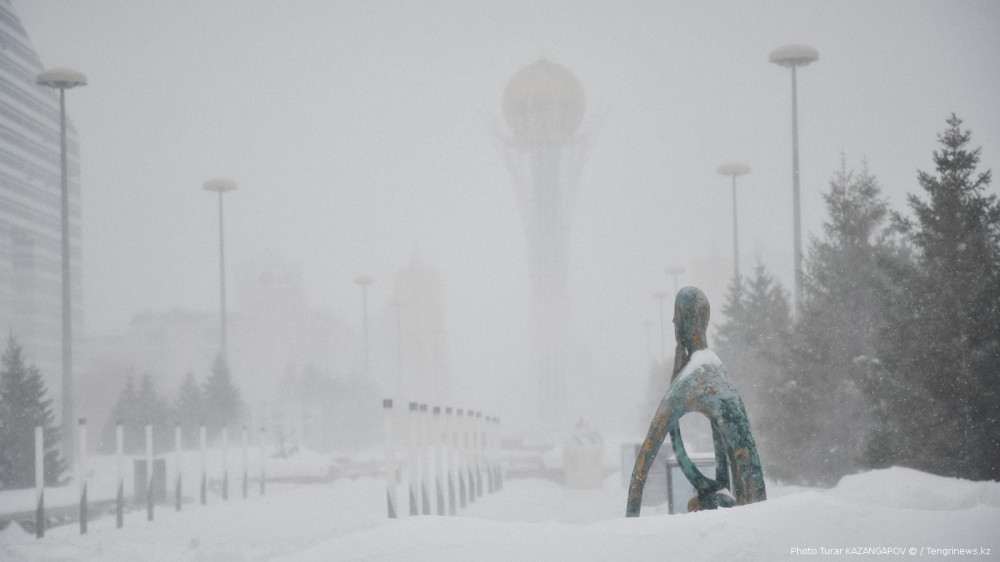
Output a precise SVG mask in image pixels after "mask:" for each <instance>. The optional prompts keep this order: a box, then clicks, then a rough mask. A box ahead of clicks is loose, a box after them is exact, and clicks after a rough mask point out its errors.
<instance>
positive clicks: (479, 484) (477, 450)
mask: <svg viewBox="0 0 1000 562" xmlns="http://www.w3.org/2000/svg"><path fill="white" fill-rule="evenodd" d="M469 421H471V422H472V443H473V451H472V454H473V456H474V457H475V459H476V497H478V498H481V497H483V464H484V463H483V433H482V425H483V413H482V412H476V418H475V420H469Z"/></svg>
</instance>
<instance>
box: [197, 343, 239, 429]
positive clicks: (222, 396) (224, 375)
mask: <svg viewBox="0 0 1000 562" xmlns="http://www.w3.org/2000/svg"><path fill="white" fill-rule="evenodd" d="M202 396H203V399H204V409H205V425H206V427H207V429H208V433H209V435H210V436H212V437H213V438H214V436H215V435H217V434H218V432H219V431H220V430H221V429H222V428H223V427H229V428H230V430H233V429H235V426H236V425H237V424H238V423H239V421H240V416H241V414H242V410H243V401H242V400H241V399H240V391H239V389H238V388H236V386H235V385H233V381H232V379H231V378H230V376H229V367H228V366H227V365H226V361H225V359H223V357H222V355H221V354H219V355H216V357H215V363H214V364H213V365H212V373H211V375H210V376H209V377H208V380H206V381H205V387H204V390H203V392H202Z"/></svg>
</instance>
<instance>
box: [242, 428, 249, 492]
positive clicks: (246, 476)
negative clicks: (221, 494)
mask: <svg viewBox="0 0 1000 562" xmlns="http://www.w3.org/2000/svg"><path fill="white" fill-rule="evenodd" d="M241 439H242V440H243V499H247V491H248V490H249V486H250V480H249V479H250V460H249V457H248V456H247V426H245V425H244V426H243V435H242V437H241Z"/></svg>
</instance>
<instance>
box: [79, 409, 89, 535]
mask: <svg viewBox="0 0 1000 562" xmlns="http://www.w3.org/2000/svg"><path fill="white" fill-rule="evenodd" d="M78 431H79V441H78V443H77V453H76V454H77V457H76V460H77V480H79V482H80V534H81V535H86V534H87V419H86V418H80V425H79V430H78Z"/></svg>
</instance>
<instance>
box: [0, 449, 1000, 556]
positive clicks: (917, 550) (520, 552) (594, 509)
mask: <svg viewBox="0 0 1000 562" xmlns="http://www.w3.org/2000/svg"><path fill="white" fill-rule="evenodd" d="M251 490H252V491H251V493H250V495H249V497H248V498H247V499H243V498H242V497H240V494H239V492H238V490H237V491H236V493H233V492H231V493H230V499H229V500H228V501H226V502H223V501H221V500H220V499H219V498H218V496H217V495H213V496H212V497H211V498H210V501H209V503H208V505H205V506H202V505H198V504H197V503H188V504H185V505H184V508H183V510H182V511H180V512H176V511H174V509H173V508H172V507H170V506H158V507H157V511H156V514H155V520H154V521H153V522H150V521H147V519H146V512H145V511H144V510H141V509H140V510H136V511H132V512H130V513H128V514H126V518H125V522H124V528H123V529H116V528H115V518H114V516H113V515H111V516H103V517H100V518H98V519H95V520H93V521H91V522H90V525H89V529H88V533H87V534H86V535H81V534H80V533H79V527H78V526H77V525H75V524H70V525H65V526H61V527H55V528H51V529H49V530H48V531H47V533H46V535H45V537H44V538H42V539H36V538H35V536H34V534H32V533H28V532H26V531H24V530H22V529H21V528H20V527H19V526H18V525H16V524H12V525H9V526H8V527H7V528H6V529H5V530H3V531H2V532H0V560H5V561H6V560H95V561H96V560H100V561H106V560H128V561H134V560H172V561H173V560H222V561H229V560H233V561H237V560H460V561H463V562H469V561H480V560H662V559H671V560H775V559H783V558H799V557H802V556H824V555H828V556H834V557H838V558H839V557H843V556H847V557H851V558H860V557H864V558H868V557H873V558H884V557H889V556H892V557H896V556H903V557H910V556H911V555H912V556H922V557H945V556H947V557H948V558H958V559H963V558H975V559H977V560H985V559H990V558H1000V483H995V482H968V481H963V480H957V479H950V478H942V477H938V476H932V475H928V474H925V473H921V472H917V471H913V470H909V469H904V468H892V469H888V470H881V471H874V472H869V473H866V474H859V475H854V476H849V477H846V478H844V479H843V480H842V481H841V482H840V484H839V485H837V486H836V487H834V488H832V489H829V490H818V489H810V488H790V487H781V486H778V485H775V484H773V483H772V484H770V486H769V489H768V492H769V498H768V500H767V501H766V502H763V503H759V504H755V505H750V506H744V507H738V508H733V509H724V510H718V511H712V512H701V513H693V514H684V515H669V514H665V513H663V512H662V510H657V509H648V510H644V511H643V516H642V517H640V518H637V519H626V518H625V517H624V516H623V515H624V512H625V489H624V487H623V485H622V475H621V474H620V473H615V474H612V475H610V476H608V477H607V478H606V479H605V480H604V484H603V487H602V488H601V489H595V490H580V489H572V488H568V487H565V486H561V485H559V484H556V483H554V482H551V481H548V480H543V479H508V480H507V481H506V483H505V486H504V488H503V490H501V491H499V492H497V493H495V494H492V495H490V494H485V493H484V495H483V497H482V498H480V499H479V500H478V501H477V502H475V503H473V504H470V506H469V507H468V508H466V509H464V510H460V512H459V514H458V516H457V517H448V516H419V517H407V516H404V517H402V518H400V519H395V520H390V519H388V518H387V517H386V513H385V510H386V507H385V505H386V502H385V491H386V488H385V481H384V480H382V479H378V478H371V477H361V478H355V479H350V478H341V479H337V480H334V481H332V482H326V483H311V484H291V483H285V484H273V485H270V486H269V487H268V489H267V493H266V494H265V495H264V496H260V495H259V492H258V491H257V490H256V489H255V488H251ZM67 493H69V491H67ZM4 498H6V500H4ZM10 498H11V496H7V495H5V496H0V500H4V501H8V500H10ZM6 507H8V508H9V507H10V505H7V506H6ZM403 508H404V509H403V511H406V509H405V508H406V504H405V502H404V503H403ZM796 549H799V550H796ZM824 549H825V550H824ZM952 549H966V550H965V553H963V552H960V551H957V550H952ZM972 552H975V554H972ZM987 552H988V554H985V553H987Z"/></svg>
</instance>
